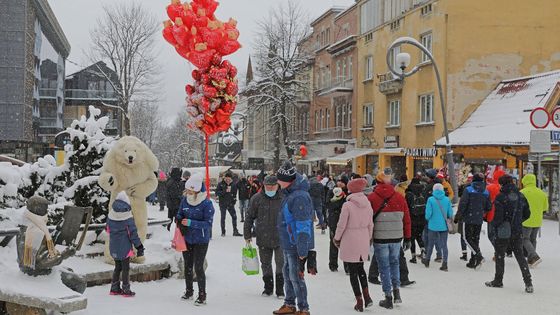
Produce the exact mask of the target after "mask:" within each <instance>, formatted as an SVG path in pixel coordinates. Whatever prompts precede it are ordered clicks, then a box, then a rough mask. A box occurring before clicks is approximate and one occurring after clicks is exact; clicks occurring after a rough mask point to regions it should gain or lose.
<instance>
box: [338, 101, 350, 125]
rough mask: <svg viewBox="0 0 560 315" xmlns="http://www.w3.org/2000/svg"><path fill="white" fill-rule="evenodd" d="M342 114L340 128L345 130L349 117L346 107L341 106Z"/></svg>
mask: <svg viewBox="0 0 560 315" xmlns="http://www.w3.org/2000/svg"><path fill="white" fill-rule="evenodd" d="M340 112H341V115H340V119H341V122H340V127H342V128H344V127H346V117H347V116H348V115H347V114H346V105H342V106H340Z"/></svg>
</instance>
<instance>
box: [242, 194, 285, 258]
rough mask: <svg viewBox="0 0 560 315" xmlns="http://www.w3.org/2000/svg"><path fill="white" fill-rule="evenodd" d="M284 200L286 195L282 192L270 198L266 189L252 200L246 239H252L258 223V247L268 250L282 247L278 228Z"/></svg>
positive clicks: (246, 227) (244, 233)
mask: <svg viewBox="0 0 560 315" xmlns="http://www.w3.org/2000/svg"><path fill="white" fill-rule="evenodd" d="M283 199H284V195H283V194H282V192H281V191H280V190H278V192H276V195H274V197H272V198H270V197H268V196H267V195H266V194H265V192H264V189H263V190H262V191H261V192H259V193H258V194H256V195H254V196H253V197H252V198H251V201H250V202H249V211H248V212H247V214H246V216H245V225H244V226H243V236H244V237H245V239H251V229H252V228H253V222H255V221H256V233H257V246H259V247H266V248H276V247H278V246H280V241H279V237H278V230H277V229H276V226H277V220H278V213H279V212H280V209H281V206H282V200H283Z"/></svg>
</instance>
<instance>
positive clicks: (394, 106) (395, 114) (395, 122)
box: [388, 100, 401, 127]
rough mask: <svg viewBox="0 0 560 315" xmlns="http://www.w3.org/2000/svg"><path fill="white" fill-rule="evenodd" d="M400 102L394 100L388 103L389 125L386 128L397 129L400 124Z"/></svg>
mask: <svg viewBox="0 0 560 315" xmlns="http://www.w3.org/2000/svg"><path fill="white" fill-rule="evenodd" d="M400 111H401V102H400V101H399V100H394V101H390V102H389V124H388V127H398V126H400V124H401V115H400Z"/></svg>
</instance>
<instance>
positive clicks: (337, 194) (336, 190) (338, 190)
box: [333, 187, 343, 198]
mask: <svg viewBox="0 0 560 315" xmlns="http://www.w3.org/2000/svg"><path fill="white" fill-rule="evenodd" d="M342 193H343V191H342V188H340V187H335V188H334V189H333V195H334V196H335V197H337V198H338V197H340V196H341V195H342Z"/></svg>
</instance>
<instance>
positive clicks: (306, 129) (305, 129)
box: [303, 113, 309, 132]
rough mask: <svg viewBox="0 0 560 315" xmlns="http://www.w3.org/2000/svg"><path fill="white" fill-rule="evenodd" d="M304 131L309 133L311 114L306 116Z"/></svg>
mask: <svg viewBox="0 0 560 315" xmlns="http://www.w3.org/2000/svg"><path fill="white" fill-rule="evenodd" d="M303 117H304V121H303V130H304V131H305V132H309V113H305V114H304V116H303Z"/></svg>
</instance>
